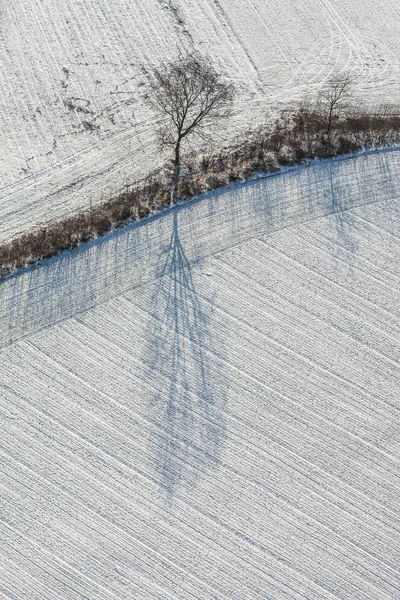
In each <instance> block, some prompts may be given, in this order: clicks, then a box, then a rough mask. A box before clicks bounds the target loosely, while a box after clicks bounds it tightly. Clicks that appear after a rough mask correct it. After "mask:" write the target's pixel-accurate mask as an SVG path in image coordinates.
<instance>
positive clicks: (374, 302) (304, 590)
mask: <svg viewBox="0 0 400 600" xmlns="http://www.w3.org/2000/svg"><path fill="white" fill-rule="evenodd" d="M399 161H400V151H399V150H393V151H390V152H389V151H388V152H381V153H372V154H370V155H367V156H362V157H358V158H353V159H348V160H337V161H332V162H326V163H321V164H316V165H313V166H311V167H308V168H303V169H297V170H294V171H291V172H288V173H286V174H282V175H278V176H276V177H271V178H269V179H268V180H264V181H259V182H254V183H250V184H248V185H246V186H241V187H240V186H238V187H236V188H233V189H231V190H225V191H222V192H220V193H214V194H212V195H210V197H209V198H204V199H202V200H200V201H197V202H192V203H191V204H189V205H186V206H183V207H181V208H180V209H179V210H176V211H174V212H170V213H167V214H164V215H162V216H161V217H159V218H153V219H151V220H149V221H147V222H145V223H143V224H140V225H138V224H135V225H134V226H132V227H131V228H129V229H127V230H124V231H121V232H120V233H118V234H113V235H110V236H109V237H108V238H104V239H103V240H101V241H99V242H98V243H97V244H92V245H89V246H88V247H87V248H86V249H84V250H81V251H80V252H72V253H68V254H66V255H64V256H63V257H60V258H57V259H55V260H53V261H50V262H48V263H47V264H45V265H43V266H41V267H39V268H38V269H33V270H30V271H27V272H26V273H25V274H23V275H21V276H19V277H14V278H10V279H9V280H7V281H4V282H3V283H2V284H1V285H0V297H1V301H2V314H1V317H2V323H1V343H2V345H3V349H2V351H1V360H0V382H1V383H0V395H1V420H2V425H3V433H2V435H1V437H0V453H1V461H0V465H1V466H0V490H1V494H0V497H1V508H0V516H1V519H0V540H1V544H0V555H1V558H0V597H1V598H2V599H3V598H4V599H15V600H25V599H26V600H34V599H38V600H39V599H40V600H43V599H48V600H66V599H71V600H72V599H73V600H75V599H78V598H79V599H82V600H83V599H88V598H90V599H91V600H100V599H104V600H111V599H115V600H123V599H126V600H128V599H129V600H131V599H135V600H136V599H138V600H151V599H157V600H161V599H163V600H166V599H171V600H172V599H181V600H188V599H193V600H201V599H204V600H211V599H215V600H216V599H218V600H223V599H224V600H239V599H241V600H255V599H257V600H258V599H259V600H265V599H268V600H281V599H282V600H283V599H284V600H288V599H292V600H295V599H296V600H317V599H318V600H339V599H340V600H398V598H399V597H400V572H399V565H400V544H399V541H400V515H399V509H400V505H399V499H400V494H399V491H400V472H399V458H400V419H399V390H400V369H399V362H400V291H399V290H400V285H399V280H400V170H399ZM3 309H4V310H3ZM5 313H6V314H7V316H6V317H4V314H5ZM41 315H42V316H41ZM28 333H29V334H30V335H27V334H28ZM24 335H25V337H24V338H23V337H22V336H24ZM6 344H8V345H6Z"/></svg>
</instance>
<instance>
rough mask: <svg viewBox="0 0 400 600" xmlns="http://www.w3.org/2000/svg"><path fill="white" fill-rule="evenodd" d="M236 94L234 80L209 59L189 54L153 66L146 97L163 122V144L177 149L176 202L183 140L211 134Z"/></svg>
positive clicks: (228, 110)
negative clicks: (159, 67)
mask: <svg viewBox="0 0 400 600" xmlns="http://www.w3.org/2000/svg"><path fill="white" fill-rule="evenodd" d="M233 98H234V86H233V84H232V83H230V82H229V81H227V80H225V79H224V78H223V76H222V75H221V74H220V73H218V72H217V71H216V69H215V68H214V66H213V65H212V63H211V62H210V61H209V60H208V59H205V58H201V57H198V56H188V57H186V58H180V59H178V60H176V61H174V62H172V63H170V64H168V65H167V66H165V67H164V68H162V69H154V70H153V72H152V74H151V79H150V82H149V86H148V93H147V95H146V100H147V102H148V103H149V104H150V106H151V107H152V108H153V110H154V111H155V113H156V114H157V115H158V116H159V117H160V121H161V123H162V124H161V125H160V128H159V139H160V142H161V147H162V148H163V149H165V148H172V149H173V152H174V160H173V162H174V185H173V196H172V201H173V202H175V201H176V200H177V198H178V193H179V192H178V190H179V180H180V171H181V150H182V143H183V141H184V140H186V139H187V138H189V137H194V136H199V137H202V138H203V139H204V138H206V137H208V136H209V135H210V129H211V128H212V127H215V126H217V125H218V124H219V122H220V121H221V120H224V119H227V118H228V117H229V116H230V115H231V107H232V102H233Z"/></svg>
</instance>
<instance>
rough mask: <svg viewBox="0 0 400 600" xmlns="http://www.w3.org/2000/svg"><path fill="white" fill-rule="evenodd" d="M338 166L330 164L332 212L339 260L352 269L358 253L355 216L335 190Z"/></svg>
mask: <svg viewBox="0 0 400 600" xmlns="http://www.w3.org/2000/svg"><path fill="white" fill-rule="evenodd" d="M335 166H336V165H334V164H332V163H331V164H330V165H329V169H330V188H331V210H332V213H333V216H334V223H335V230H336V235H337V259H339V260H343V261H344V262H346V263H347V264H348V265H349V267H350V268H352V266H353V263H354V259H355V256H356V252H357V242H356V241H355V239H354V235H353V229H354V216H353V215H352V213H351V212H350V211H349V208H351V207H349V206H347V204H346V199H345V198H344V197H343V196H342V195H341V193H340V192H338V191H337V190H336V189H335V185H334V184H335V177H337V174H336V173H335V172H334V167H335Z"/></svg>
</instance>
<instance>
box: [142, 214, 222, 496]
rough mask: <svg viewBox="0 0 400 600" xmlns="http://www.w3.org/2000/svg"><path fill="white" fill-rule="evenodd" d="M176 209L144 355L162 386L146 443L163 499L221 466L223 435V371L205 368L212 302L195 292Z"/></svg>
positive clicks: (153, 406) (152, 401) (151, 405)
mask: <svg viewBox="0 0 400 600" xmlns="http://www.w3.org/2000/svg"><path fill="white" fill-rule="evenodd" d="M178 214H179V212H178V211H177V210H175V211H173V216H172V223H173V228H172V234H171V238H170V242H169V246H168V249H167V252H166V256H165V255H164V256H163V261H162V264H161V265H160V267H159V273H158V275H159V277H158V278H157V283H156V289H155V292H154V295H153V298H152V307H151V309H152V314H151V319H150V326H149V330H148V347H147V348H148V350H147V351H148V355H147V357H146V362H147V363H148V365H149V366H150V368H151V370H152V372H153V374H154V378H155V379H157V380H158V381H159V385H158V386H156V387H157V388H158V390H160V389H161V390H162V391H157V392H156V393H155V394H154V395H153V396H152V397H151V399H150V402H149V416H150V418H151V419H152V421H153V422H154V423H155V424H156V432H157V433H156V434H155V435H156V439H152V440H151V442H150V443H151V446H152V453H153V455H154V456H155V457H156V459H155V471H156V475H157V478H158V480H159V481H160V485H161V488H162V489H163V490H164V492H165V493H166V494H167V495H168V496H169V497H171V496H172V495H173V494H174V492H175V490H176V488H177V486H178V485H181V486H184V487H188V486H193V484H194V483H195V482H196V479H197V478H198V477H200V476H201V474H203V475H205V474H206V473H207V471H208V470H209V469H211V468H213V467H215V466H217V465H218V464H219V461H220V456H221V451H222V445H223V442H224V437H225V424H224V417H223V415H224V406H225V389H224V386H223V383H222V378H223V376H222V374H219V376H218V381H216V378H215V376H213V375H212V371H213V370H212V369H211V368H210V367H211V365H210V361H211V360H212V358H211V356H212V355H211V352H212V346H213V344H212V339H211V329H210V308H209V309H207V308H206V307H207V306H208V307H211V305H212V303H209V302H207V301H205V300H201V299H200V297H199V295H198V293H197V292H196V288H195V283H194V280H193V274H192V266H191V264H190V263H189V260H188V259H187V256H186V254H185V250H184V248H183V245H182V242H181V239H180V237H179V227H178ZM214 372H215V370H214ZM210 377H211V379H212V380H210Z"/></svg>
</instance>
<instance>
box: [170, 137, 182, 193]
mask: <svg viewBox="0 0 400 600" xmlns="http://www.w3.org/2000/svg"><path fill="white" fill-rule="evenodd" d="M174 171H175V172H174V188H173V193H172V204H176V203H177V202H178V200H179V180H180V176H181V140H180V139H179V140H178V141H177V142H176V146H175V159H174Z"/></svg>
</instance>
